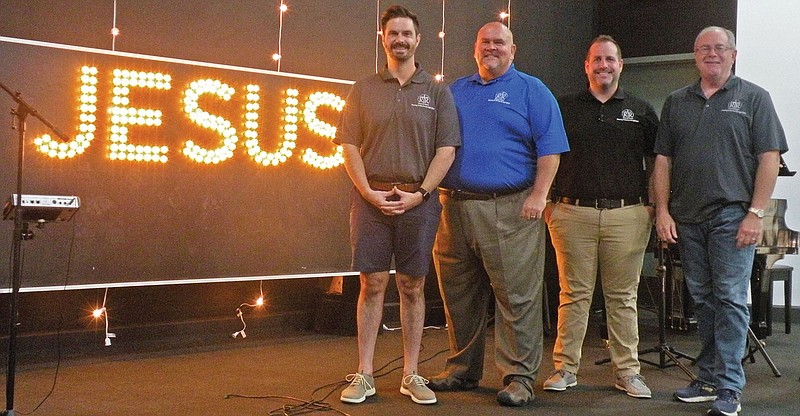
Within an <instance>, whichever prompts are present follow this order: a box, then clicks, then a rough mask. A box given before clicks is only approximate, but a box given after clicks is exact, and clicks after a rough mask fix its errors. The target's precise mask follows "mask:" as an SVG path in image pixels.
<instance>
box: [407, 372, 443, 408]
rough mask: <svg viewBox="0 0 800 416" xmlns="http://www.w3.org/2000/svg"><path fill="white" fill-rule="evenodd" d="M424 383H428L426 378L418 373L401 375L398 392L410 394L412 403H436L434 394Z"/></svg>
mask: <svg viewBox="0 0 800 416" xmlns="http://www.w3.org/2000/svg"><path fill="white" fill-rule="evenodd" d="M426 384H428V380H426V379H425V378H424V377H422V376H420V375H418V374H409V375H407V376H405V377H403V381H402V382H401V383H400V393H403V394H405V395H406V396H410V397H411V400H413V401H414V403H419V404H434V403H436V394H435V393H434V392H433V390H431V389H429V388H428V386H426Z"/></svg>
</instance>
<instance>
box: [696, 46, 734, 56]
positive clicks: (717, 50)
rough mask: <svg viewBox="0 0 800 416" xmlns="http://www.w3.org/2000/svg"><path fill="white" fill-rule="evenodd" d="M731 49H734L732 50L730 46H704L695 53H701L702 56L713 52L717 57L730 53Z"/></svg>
mask: <svg viewBox="0 0 800 416" xmlns="http://www.w3.org/2000/svg"><path fill="white" fill-rule="evenodd" d="M731 49H733V48H731V47H730V46H725V45H714V46H708V45H703V46H701V47H699V48H697V49H695V50H694V51H695V52H699V53H700V54H701V55H708V54H710V53H711V51H712V50H713V51H714V52H715V53H716V54H717V55H720V54H723V53H725V52H727V51H729V50H731Z"/></svg>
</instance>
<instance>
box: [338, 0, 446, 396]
mask: <svg viewBox="0 0 800 416" xmlns="http://www.w3.org/2000/svg"><path fill="white" fill-rule="evenodd" d="M381 27H382V29H383V37H382V39H383V46H384V49H385V51H386V60H387V66H386V67H385V68H384V69H383V70H382V71H381V72H379V73H378V74H375V75H374V76H371V77H369V78H367V79H364V80H362V81H359V82H357V83H356V84H355V85H354V86H353V89H352V91H351V92H350V94H349V96H348V97H347V105H346V106H345V109H344V112H343V114H342V119H341V122H340V126H339V129H338V132H337V136H336V139H335V140H334V142H336V143H337V144H341V145H342V147H343V148H344V156H345V168H346V169H347V173H348V175H350V179H351V180H352V181H353V185H355V186H354V188H353V191H352V192H351V195H350V242H351V245H352V248H353V263H352V267H353V270H357V271H359V272H360V282H361V290H360V292H359V296H358V309H357V315H358V316H357V322H358V324H357V325H358V371H357V372H356V373H354V374H350V375H348V376H347V381H349V382H350V385H349V386H348V387H347V388H346V389H344V391H342V394H341V397H340V399H341V400H342V401H343V402H345V403H361V402H363V401H364V400H365V399H366V398H367V397H368V396H372V395H374V394H375V392H376V391H375V381H374V379H373V376H372V372H373V363H372V361H373V357H374V353H375V341H376V338H377V335H378V329H379V326H380V323H381V312H382V311H383V299H384V293H385V292H386V286H387V284H388V282H389V269H390V268H391V260H392V257H393V256H394V262H395V268H396V270H397V273H396V275H395V278H396V281H397V290H398V293H399V294H400V323H401V325H402V328H403V357H404V363H403V379H402V382H401V385H400V392H401V393H403V394H405V395H407V396H410V397H411V399H412V400H413V401H414V402H415V403H420V404H433V403H436V395H435V394H434V393H433V392H432V391H431V390H430V389H429V388H428V387H427V386H426V384H427V383H428V381H427V380H425V379H424V378H422V377H421V376H419V375H418V374H417V362H418V359H419V350H420V344H421V341H422V326H423V322H424V318H425V298H424V292H423V289H424V285H425V276H426V275H427V274H428V271H429V270H430V266H431V264H430V263H431V249H432V247H433V241H434V238H435V236H436V229H437V227H438V226H439V214H440V213H441V210H442V206H441V204H440V203H439V198H438V197H436V192H437V191H436V188H437V186H438V185H439V182H440V181H441V180H442V178H443V177H444V175H445V174H446V173H447V170H448V169H449V168H450V165H451V164H452V163H453V158H454V155H455V148H456V147H457V146H459V145H460V144H461V138H460V136H459V128H458V116H457V114H456V110H455V105H454V104H453V96H452V95H451V94H450V90H449V89H447V87H445V86H444V85H442V84H439V83H437V82H436V81H435V80H434V79H433V77H431V76H430V75H429V74H427V73H426V72H425V71H423V70H422V69H421V68H420V67H419V66H418V65H417V64H416V63H415V60H414V52H415V50H416V48H417V45H418V44H419V41H420V35H419V22H418V21H417V17H416V16H415V15H414V14H413V13H411V12H410V11H409V10H407V9H405V8H403V7H401V6H391V7H389V8H388V9H387V10H386V12H384V14H383V16H382V17H381ZM431 196H433V197H431Z"/></svg>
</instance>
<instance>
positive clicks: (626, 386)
mask: <svg viewBox="0 0 800 416" xmlns="http://www.w3.org/2000/svg"><path fill="white" fill-rule="evenodd" d="M614 387H616V388H617V390H622V391H624V392H625V393H626V394H627V395H628V396H631V397H636V398H639V399H649V398H651V397H653V393H652V392H650V389H649V388H648V387H647V384H644V377H642V376H641V375H639V374H634V375H632V376H622V377H617V381H616V382H614Z"/></svg>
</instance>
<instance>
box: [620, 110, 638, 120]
mask: <svg viewBox="0 0 800 416" xmlns="http://www.w3.org/2000/svg"><path fill="white" fill-rule="evenodd" d="M617 121H629V122H633V123H638V122H639V120H637V119H636V115H635V114H634V113H633V110H631V109H630V108H626V109H624V110H622V112H621V113H620V117H618V118H617Z"/></svg>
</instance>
